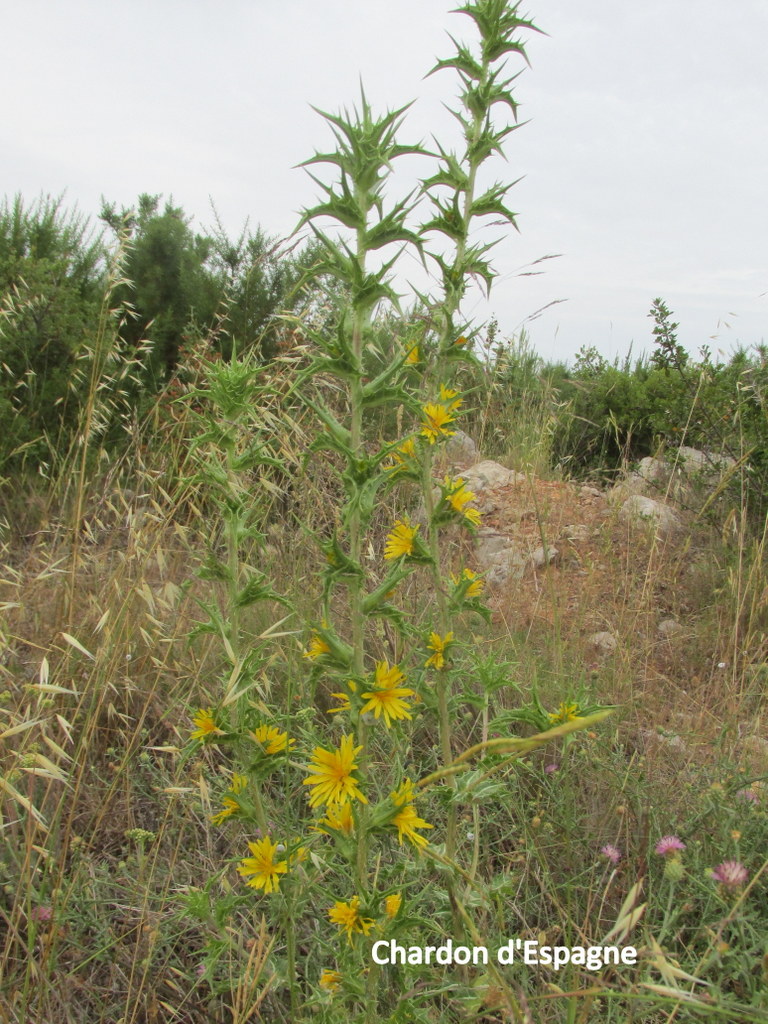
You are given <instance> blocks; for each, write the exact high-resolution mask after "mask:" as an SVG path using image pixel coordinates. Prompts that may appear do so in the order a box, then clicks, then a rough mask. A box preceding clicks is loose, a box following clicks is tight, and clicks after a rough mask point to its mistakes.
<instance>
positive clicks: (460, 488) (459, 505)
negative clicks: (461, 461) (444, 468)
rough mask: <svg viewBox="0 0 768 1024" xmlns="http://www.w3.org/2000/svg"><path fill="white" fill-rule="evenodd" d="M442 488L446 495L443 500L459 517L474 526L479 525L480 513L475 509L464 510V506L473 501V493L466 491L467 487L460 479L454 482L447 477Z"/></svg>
mask: <svg viewBox="0 0 768 1024" xmlns="http://www.w3.org/2000/svg"><path fill="white" fill-rule="evenodd" d="M443 486H444V487H445V489H446V491H447V494H446V495H445V500H446V501H447V502H448V504H449V505H450V506H451V507H452V508H453V510H454V511H455V512H458V513H459V515H461V516H464V518H465V519H467V520H469V522H470V523H473V524H474V525H475V526H479V525H480V513H479V512H478V510H477V509H476V508H466V507H465V506H466V505H468V504H469V503H470V501H474V500H475V494H474V491H469V490H467V487H466V485H465V483H464V481H463V480H462V478H461V477H458V478H457V479H456V480H452V479H451V478H450V477H449V476H447V477H445V479H444V480H443Z"/></svg>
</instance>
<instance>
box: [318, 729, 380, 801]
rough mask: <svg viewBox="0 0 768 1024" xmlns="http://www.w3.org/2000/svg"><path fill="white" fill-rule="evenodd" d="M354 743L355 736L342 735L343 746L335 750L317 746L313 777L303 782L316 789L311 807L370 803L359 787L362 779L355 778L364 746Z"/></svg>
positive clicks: (341, 744)
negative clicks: (356, 801) (359, 756)
mask: <svg viewBox="0 0 768 1024" xmlns="http://www.w3.org/2000/svg"><path fill="white" fill-rule="evenodd" d="M354 742H355V738H354V736H342V738H341V743H340V745H339V746H338V747H337V748H336V749H335V750H323V748H322V747H315V750H314V752H313V754H312V761H311V762H310V764H309V766H308V768H309V771H310V772H311V773H312V774H311V775H308V776H307V778H306V779H304V783H303V784H304V785H305V786H314V787H315V790H314V792H313V793H312V794H311V796H310V798H309V806H310V807H321V806H322V805H323V804H343V803H346V802H347V801H348V800H359V801H360V802H361V803H363V804H367V803H368V800H367V799H366V798H365V796H363V794H362V793H361V792H360V790H359V788H358V784H357V783H358V780H357V779H355V778H354V777H353V775H352V773H353V772H354V771H355V769H356V768H357V764H356V763H355V757H356V756H357V755H358V754H359V753H360V751H361V750H362V749H363V748H362V746H360V747H356V746H354Z"/></svg>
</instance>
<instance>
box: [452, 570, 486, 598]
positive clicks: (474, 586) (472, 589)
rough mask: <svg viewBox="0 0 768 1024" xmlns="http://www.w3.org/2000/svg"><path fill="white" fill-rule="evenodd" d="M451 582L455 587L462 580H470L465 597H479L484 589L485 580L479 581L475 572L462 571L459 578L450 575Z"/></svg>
mask: <svg viewBox="0 0 768 1024" xmlns="http://www.w3.org/2000/svg"><path fill="white" fill-rule="evenodd" d="M451 580H452V581H453V585H454V586H455V587H458V586H460V585H461V583H462V582H463V580H472V582H471V583H470V584H469V586H468V587H467V589H466V593H465V596H466V597H479V596H480V594H482V592H483V590H484V589H485V580H483V579H481V578H480V577H479V576H478V575H477V573H476V572H472V570H471V569H464V570H463V572H462V574H461V576H456V575H455V574H454V573H451Z"/></svg>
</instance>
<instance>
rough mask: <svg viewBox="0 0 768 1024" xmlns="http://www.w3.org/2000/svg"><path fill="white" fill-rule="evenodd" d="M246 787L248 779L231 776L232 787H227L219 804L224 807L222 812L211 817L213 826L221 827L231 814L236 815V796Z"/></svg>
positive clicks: (243, 776)
mask: <svg viewBox="0 0 768 1024" xmlns="http://www.w3.org/2000/svg"><path fill="white" fill-rule="evenodd" d="M247 785H248V777H247V776H245V775H233V776H232V785H231V786H230V787H229V789H228V790H227V792H226V793H225V794H224V796H223V797H222V798H221V802H222V804H223V805H224V807H223V810H221V811H219V813H218V814H214V815H213V816H212V817H211V821H212V822H213V824H214V825H221V823H222V822H223V821H225V820H226V819H227V818H228V817H229V816H230V815H231V814H237V812H238V811H239V810H240V802H239V800H237V799H236V798H237V794H238V793H242V791H243V790H244V789H245V787H246V786H247Z"/></svg>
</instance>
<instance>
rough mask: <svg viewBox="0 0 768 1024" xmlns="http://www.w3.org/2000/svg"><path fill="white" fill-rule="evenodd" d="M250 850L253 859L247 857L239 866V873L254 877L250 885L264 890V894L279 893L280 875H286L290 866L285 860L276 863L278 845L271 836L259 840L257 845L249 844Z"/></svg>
mask: <svg viewBox="0 0 768 1024" xmlns="http://www.w3.org/2000/svg"><path fill="white" fill-rule="evenodd" d="M248 849H249V850H250V851H251V853H252V854H253V856H252V857H245V858H244V860H242V861H240V863H239V864H238V866H237V873H238V874H239V875H243V877H245V876H247V875H253V878H252V879H251V880H250V882H248V885H250V886H251V888H253V889H263V890H264V892H266V893H270V892H277V890H278V888H279V886H280V879H279V877H278V876H279V875H284V874H285V872H286V871H287V870H288V865H287V863H286V862H285V861H284V860H281V861H278V862H277V863H275V854H276V853H277V843H273V842H272V840H271V839H270V838H269V836H265V837H264V838H263V839H257V841H256V842H255V843H248Z"/></svg>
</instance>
